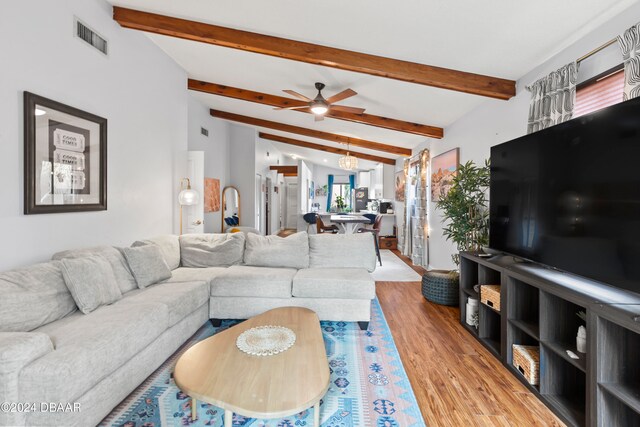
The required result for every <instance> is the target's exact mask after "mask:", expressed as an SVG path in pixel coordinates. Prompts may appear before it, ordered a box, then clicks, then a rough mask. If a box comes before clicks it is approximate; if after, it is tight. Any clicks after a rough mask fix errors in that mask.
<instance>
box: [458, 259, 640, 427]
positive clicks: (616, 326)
mask: <svg viewBox="0 0 640 427" xmlns="http://www.w3.org/2000/svg"><path fill="white" fill-rule="evenodd" d="M460 255H461V257H460V261H461V263H460V321H461V323H462V324H463V325H464V326H465V328H466V329H467V330H468V331H469V332H470V333H471V334H472V335H473V336H474V337H476V338H477V339H478V340H479V341H480V342H481V343H482V344H483V345H484V346H485V347H486V348H487V349H489V351H490V352H491V353H492V354H493V355H494V356H495V357H497V358H499V359H500V360H501V361H502V363H503V364H504V365H505V366H506V367H507V368H508V370H509V371H510V372H512V373H513V375H514V376H516V377H517V378H518V379H519V380H520V381H521V382H522V383H523V384H525V386H527V388H528V389H529V390H531V391H532V392H533V393H534V394H536V395H537V396H538V397H539V398H540V400H541V401H542V402H544V403H545V404H546V405H547V406H548V407H549V408H550V409H551V410H553V411H554V412H555V413H556V414H557V415H558V416H559V417H560V418H561V419H562V420H563V421H564V422H565V423H567V425H571V426H589V427H592V426H598V427H600V426H607V427H608V426H613V427H623V426H625V427H626V426H638V427H640V356H639V355H640V295H638V294H635V293H632V292H628V291H625V290H621V289H616V288H612V287H610V286H607V285H605V284H602V283H598V282H596V281H593V280H588V279H584V278H581V277H578V276H575V275H571V274H568V273H563V272H559V271H556V270H551V269H548V268H545V267H542V266H539V265H536V264H532V263H526V262H523V261H520V260H518V259H516V258H514V257H511V256H506V255H496V256H493V257H491V258H488V259H486V258H480V257H477V256H475V255H474V254H472V253H461V254H460ZM477 284H481V285H482V284H496V285H498V284H499V285H500V286H501V295H500V311H496V310H494V309H493V308H491V307H488V306H486V305H484V304H481V303H480V304H479V311H478V317H479V319H478V320H479V327H478V329H476V328H474V327H472V326H469V325H467V324H466V303H467V299H468V298H473V299H479V297H480V296H479V295H478V293H477V292H476V291H475V290H474V289H473V287H474V286H475V285H477ZM580 311H584V312H585V313H586V315H587V321H586V322H585V321H584V320H583V319H581V318H580V317H579V316H577V313H578V312H580ZM585 323H586V329H587V352H586V353H579V352H578V351H577V348H576V335H577V332H578V328H579V327H580V326H581V325H585ZM514 344H519V345H525V346H536V347H538V348H539V350H540V384H539V385H531V384H529V383H528V382H527V380H526V379H525V377H524V376H523V375H522V374H521V373H520V372H519V371H518V370H517V369H516V368H514V366H513V345H514ZM567 350H568V351H570V352H572V353H573V354H575V355H576V356H578V358H577V359H574V358H572V357H570V356H569V353H568V352H567Z"/></svg>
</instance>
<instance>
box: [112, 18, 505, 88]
mask: <svg viewBox="0 0 640 427" xmlns="http://www.w3.org/2000/svg"><path fill="white" fill-rule="evenodd" d="M113 19H115V20H116V21H118V23H119V24H120V25H122V26H123V27H125V28H132V29H136V30H141V31H147V32H150V33H155V34H162V35H165V36H171V37H178V38H181V39H187V40H193V41H197V42H202V43H209V44H213V45H216V46H224V47H229V48H233V49H240V50H244V51H247V52H253V53H260V54H264V55H270V56H276V57H279V58H286V59H291V60H294V61H300V62H306V63H309V64H315V65H322V66H325V67H332V68H338V69H340V70H347V71H353V72H356V73H363V74H370V75H373V76H378V77H385V78H389V79H395V80H401V81H405V82H410V83H416V84H421V85H426V86H433V87H438V88H442V89H449V90H455V91H458V92H465V93H471V94H475V95H481V96H488V97H490V98H497V99H509V98H511V97H513V96H514V95H515V93H516V86H515V82H514V81H513V80H506V79H501V78H497V77H491V76H484V75H480V74H474V73H467V72H464V71H458V70H451V69H447V68H442V67H434V66H431V65H425V64H418V63H415V62H409V61H402V60H399V59H393V58H385V57H382V56H377V55H369V54H366V53H360V52H353V51H349V50H345V49H337V48H333V47H328V46H321V45H317V44H312V43H305V42H300V41H296V40H290V39H284V38H280V37H273V36H267V35H264V34H258V33H252V32H248V31H241V30H235V29H232V28H226V27H221V26H218V25H211V24H205V23H202V22H196V21H189V20H186V19H179V18H174V17H171V16H164V15H159V14H155V13H148V12H141V11H138V10H133V9H126V8H122V7H118V6H114V8H113Z"/></svg>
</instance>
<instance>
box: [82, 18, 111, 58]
mask: <svg viewBox="0 0 640 427" xmlns="http://www.w3.org/2000/svg"><path fill="white" fill-rule="evenodd" d="M75 22H76V36H77V37H78V38H79V39H81V40H84V41H85V42H87V43H89V44H90V45H91V46H93V47H94V48H96V49H98V50H99V51H100V52H102V53H104V54H105V55H106V54H107V45H108V42H107V41H106V40H105V39H104V38H102V37H101V36H100V35H98V33H96V32H95V31H93V30H92V29H91V28H89V27H87V26H86V25H85V24H83V23H82V22H80V20H78V19H76V20H75Z"/></svg>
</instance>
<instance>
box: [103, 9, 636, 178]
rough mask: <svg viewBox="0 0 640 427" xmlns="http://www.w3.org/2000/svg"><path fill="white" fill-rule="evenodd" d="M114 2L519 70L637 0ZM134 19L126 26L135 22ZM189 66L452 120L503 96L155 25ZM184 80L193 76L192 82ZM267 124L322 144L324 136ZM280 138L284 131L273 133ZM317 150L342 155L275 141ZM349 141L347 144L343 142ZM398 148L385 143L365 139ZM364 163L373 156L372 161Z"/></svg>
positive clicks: (499, 71) (406, 143) (222, 77)
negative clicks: (319, 87) (169, 33)
mask: <svg viewBox="0 0 640 427" xmlns="http://www.w3.org/2000/svg"><path fill="white" fill-rule="evenodd" d="M109 1H110V2H111V3H112V4H114V5H118V6H123V7H129V8H132V9H138V10H143V11H147V12H154V13H160V14H165V15H170V16H175V17H179V18H185V19H191V20H194V21H200V22H208V23H212V24H216V25H222V26H227V27H231V28H236V29H242V30H248V31H253V32H258V33H262V34H269V35H274V36H279V37H284V38H289V39H294V40H300V41H306V42H311V43H317V44H321V45H326V46H332V47H338V48H343V49H349V50H354V51H359V52H364V53H371V54H376V55H381V56H386V57H392V58H398V59H403V60H409V61H414V62H419V63H423V64H429V65H437V66H440V67H447V68H453V69H458V70H461V71H468V72H473V73H479V74H487V75H491V76H495V77H501V78H507V79H512V80H517V79H518V78H520V77H521V76H523V75H524V74H526V73H527V72H528V71H530V70H531V69H533V68H534V67H535V66H537V65H539V64H540V63H542V62H544V61H545V60H546V59H548V58H549V57H551V56H552V55H553V54H555V53H557V52H558V51H559V50H561V49H562V48H564V47H566V46H567V45H569V44H570V43H571V42H573V41H575V40H576V39H578V38H579V37H581V36H582V35H584V34H586V33H587V32H589V31H590V30H592V29H593V28H595V27H596V26H597V25H599V24H601V23H602V22H604V21H606V20H607V19H609V18H610V17H612V16H613V15H614V14H617V13H619V12H620V11H621V10H623V9H624V8H626V7H628V6H629V5H631V4H632V3H634V2H635V0H563V1H558V0H537V1H527V2H525V1H514V0H485V1H477V0H459V1H443V0H402V1H399V0H395V1H389V0H349V1H344V0H324V1H322V2H313V3H311V2H308V1H300V0H271V1H250V0H181V1H175V0H109ZM128 31H129V30H128ZM149 37H150V38H151V39H152V40H153V41H154V42H155V43H156V44H157V45H158V46H160V48H162V49H163V50H164V51H165V52H167V54H169V55H170V56H171V57H172V58H174V59H175V61H176V62H178V63H179V64H180V65H181V66H182V67H183V68H184V69H185V70H186V71H187V73H188V75H189V77H190V78H195V79H199V80H205V81H209V82H213V83H220V84H224V85H228V86H235V87H239V88H243V89H249V90H254V91H258V92H265V93H269V94H276V95H282V96H288V95H286V94H284V93H282V92H281V91H282V89H293V90H296V91H298V92H300V93H303V94H305V95H307V96H311V95H314V94H315V90H314V89H313V84H314V82H316V81H321V82H324V83H325V84H326V85H327V88H326V89H325V91H324V92H323V93H324V94H325V96H330V95H332V94H334V93H336V92H339V91H341V90H343V89H345V88H347V87H350V88H352V89H354V90H355V91H356V92H358V95H357V96H355V97H353V98H350V99H348V100H346V101H343V102H342V104H344V105H352V106H357V107H364V108H366V109H367V113H369V114H375V115H380V116H386V117H391V118H395V119H400V120H406V121H413V122H418V123H422V124H427V125H434V126H440V127H444V128H445V136H446V127H447V126H449V125H451V124H452V123H453V122H455V121H456V120H457V119H459V118H460V117H462V116H464V115H465V114H467V113H468V112H470V111H471V110H473V109H474V108H476V107H477V106H478V105H479V104H480V103H483V102H487V103H497V102H504V101H499V100H493V99H489V98H484V97H480V96H475V95H468V94H463V93H459V92H453V91H447V90H443V89H436V88H431V87H427V86H421V85H416V84H411V83H405V82H400V81H396V80H391V79H385V78H381V77H374V76H369V75H366V74H358V73H352V72H348V71H342V70H337V69H333V68H327V67H321V66H316V65H311V64H306V63H301V62H295V61H290V60H286V59H281V58H275V57H270V56H265V55H259V54H254V53H248V52H243V51H239V50H234V49H229V48H223V47H218V46H212V45H207V44H203V43H197V42H192V41H186V40H181V39H176V38H171V37H165V36H159V35H154V34H149ZM185 85H186V82H185ZM196 96H197V97H198V99H200V100H201V101H202V102H204V103H205V104H206V105H208V106H210V107H211V108H215V109H218V110H222V111H229V112H233V113H238V114H243V115H247V116H252V117H258V118H261V119H267V120H272V121H276V122H282V123H287V124H292V125H297V126H303V127H308V128H313V129H318V130H322V131H326V132H332V133H342V134H347V135H350V136H355V137H358V138H364V139H369V140H373V141H378V142H383V143H387V144H393V145H398V146H402V147H409V148H412V147H415V146H416V145H418V144H420V143H421V142H423V141H424V140H425V138H424V137H421V136H418V135H411V134H407V133H401V132H394V131H390V130H385V129H381V128H376V127H372V126H366V125H361V124H356V123H350V122H345V121H342V120H335V119H326V120H324V121H322V122H317V123H316V122H314V121H313V117H312V116H311V115H309V114H303V113H299V112H294V111H274V110H273V109H272V108H271V107H268V106H264V105H260V104H255V103H249V102H243V101H238V100H234V99H229V98H224V97H219V96H215V95H208V94H202V93H198V94H197V95H196ZM265 131H267V132H270V133H276V134H280V135H283V136H288V137H292V138H297V139H301V140H306V141H310V142H314V143H318V144H325V145H333V146H339V144H332V143H330V142H328V141H322V140H314V139H312V138H307V137H302V136H295V135H291V134H284V133H280V132H275V131H271V130H268V129H265ZM274 144H276V143H274ZM277 146H278V147H279V148H283V152H284V153H299V155H303V154H302V153H304V156H305V158H307V159H308V160H311V161H313V162H316V163H319V164H323V163H324V162H323V159H325V158H327V159H331V158H334V157H337V156H334V155H331V154H329V153H323V152H317V151H315V150H308V149H303V148H297V147H293V146H289V145H285V144H277ZM342 148H344V146H342ZM356 150H357V151H362V152H369V153H371V154H375V155H379V156H384V157H392V158H393V157H395V156H393V155H390V154H388V153H384V152H379V151H371V150H363V149H360V148H357V149H356ZM367 167H368V166H367Z"/></svg>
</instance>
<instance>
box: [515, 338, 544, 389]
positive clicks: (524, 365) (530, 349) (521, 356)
mask: <svg viewBox="0 0 640 427" xmlns="http://www.w3.org/2000/svg"><path fill="white" fill-rule="evenodd" d="M513 366H514V367H515V368H516V369H517V370H518V371H519V372H520V373H521V374H522V375H523V376H524V378H525V379H526V380H527V382H528V383H529V384H531V385H538V384H540V347H539V346H530V345H518V344H513Z"/></svg>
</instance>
